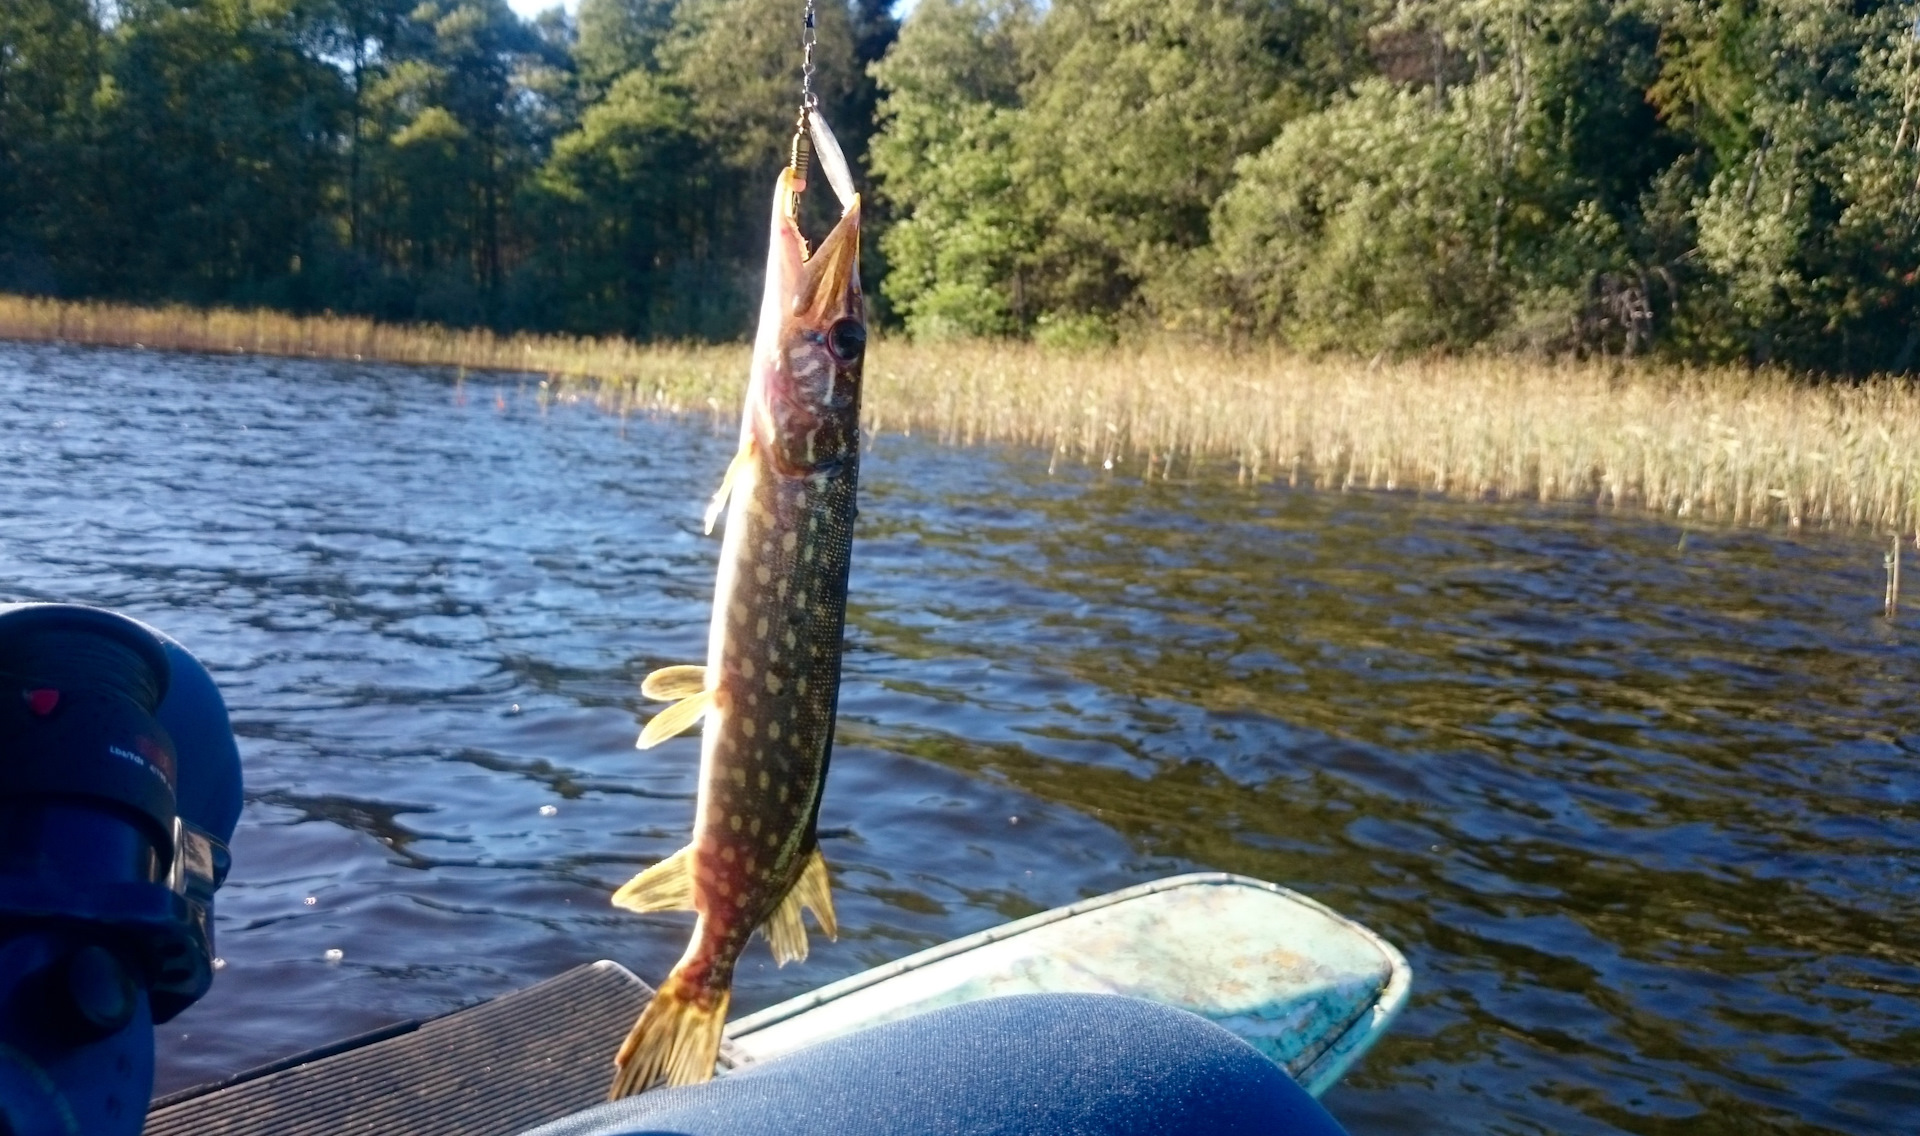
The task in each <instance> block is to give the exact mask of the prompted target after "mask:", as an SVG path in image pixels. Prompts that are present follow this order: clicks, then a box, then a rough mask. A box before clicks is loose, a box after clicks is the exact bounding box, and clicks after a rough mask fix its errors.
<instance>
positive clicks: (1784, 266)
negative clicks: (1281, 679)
mask: <svg viewBox="0 0 1920 1136" xmlns="http://www.w3.org/2000/svg"><path fill="white" fill-rule="evenodd" d="M800 9H801V3H800V0H582V2H581V4H580V7H579V11H578V15H577V17H568V16H566V15H565V14H563V13H562V12H560V11H559V10H555V11H552V12H549V13H547V14H546V15H543V16H541V17H539V18H537V19H534V20H531V21H526V20H522V19H520V18H519V17H517V16H515V15H514V13H513V12H512V11H511V10H510V9H509V8H508V7H507V6H506V4H505V3H504V0H4V3H0V290H4V291H15V292H27V293H34V294H46V295H60V296H70V297H100V298H109V299H119V300H132V301H154V300H168V301H184V302H188V303H195V304H227V305H264V306H270V307H277V308H283V309H287V310H291V311H299V312H311V311H322V310H327V311H336V312H345V313H356V314H365V315H371V316H374V317H376V318H380V319H387V320H422V321H434V322H441V323H449V324H454V325H462V326H480V325H484V326H490V327H494V328H496V329H500V330H517V329H526V330H538V331H565V332H574V333H596V334H606V333H617V334H623V335H628V336H634V337H639V338H663V337H666V338H708V339H726V338H732V337H736V336H738V335H741V334H743V333H744V332H745V331H746V330H747V325H748V323H749V322H750V320H751V316H752V312H753V311H754V310H755V304H754V303H753V301H752V298H753V297H754V296H756V295H757V291H758V279H757V277H758V275H759V273H760V271H761V267H762V264H763V260H764V255H765V254H764V248H765V244H764V242H765V239H766V236H765V234H766V229H765V225H766V212H767V208H768V199H769V195H770V187H771V176H772V172H773V170H774V169H776V168H777V166H778V165H779V163H780V162H781V161H782V160H783V156H784V151H785V147H786V140H787V137H788V135H789V133H790V132H791V124H792V119H793V113H794V102H795V95H796V92H797V90H798V85H799V67H800V58H799V50H798V38H799V13H800ZM819 11H820V19H819V31H818V35H819V48H818V52H817V60H818V64H819V71H818V87H819V93H820V96H821V99H822V102H823V105H824V108H825V110H826V113H827V115H828V117H829V119H830V120H831V121H832V122H833V123H834V124H835V126H836V128H837V129H838V131H839V133H840V135H841V138H842V141H843V142H844V143H845V145H846V148H847V150H848V151H849V153H850V154H851V155H854V156H855V164H856V166H858V167H859V172H860V174H861V175H862V176H863V177H864V178H866V179H868V183H869V184H868V188H869V191H870V194H871V196H872V198H873V208H872V209H871V211H870V213H869V218H870V220H869V226H868V232H869V241H868V247H867V253H868V263H867V265H866V273H867V278H868V281H869V285H870V287H871V288H872V289H873V290H874V292H875V293H876V298H877V299H878V300H879V301H880V302H881V308H882V312H883V316H884V318H888V319H890V320H892V321H894V322H896V323H900V324H904V326H905V328H906V329H907V330H908V331H910V332H911V333H913V334H915V335H917V336H926V337H934V336H942V335H964V336H981V335H985V336H1033V337H1036V338H1039V339H1042V340H1046V341H1052V342H1087V341H1102V340H1108V339H1112V338H1115V337H1117V336H1124V335H1127V334H1130V333H1136V332H1138V331H1140V330H1142V329H1148V330H1156V331H1163V332H1169V333H1173V334H1177V335H1191V336H1195V337H1202V338H1211V339H1218V340H1227V341H1235V342H1246V341H1278V342H1281V343H1284V344H1287V345H1290V346H1294V347H1297V348H1301V349H1306V350H1319V349H1326V348H1331V349H1339V350H1346V351H1356V352H1363V353H1373V352H1379V351H1387V352H1406V351H1423V350H1433V349H1441V350H1449V349H1464V348H1470V347H1479V346H1484V347H1492V348H1496V349H1526V350H1537V351H1546V352H1582V353H1594V352H1613V353H1624V354H1642V353H1664V354H1666V355H1669V356H1672V357H1676V358H1684V359H1719V360H1745V361H1750V362H1770V361H1777V362H1782V363H1786V364H1789V365H1793V366H1800V367H1807V368H1812V369H1818V370H1827V371H1834V372H1859V371H1875V370H1878V371H1884V370H1895V371H1906V370H1912V369H1914V367H1915V366H1916V364H1917V363H1920V311H1917V310H1916V309H1917V308H1920V304H1916V301H1920V276H1917V275H1916V274H1917V273H1920V55H1917V51H1916V49H1917V48H1920V4H1916V3H1901V4H1890V3H1873V2H1870V0H1855V2H1853V3H1850V4H1839V3H1832V2H1826V3H1822V2H1817V0H1616V2H1612V3H1603V2H1600V0H1348V2H1342V0H1299V2H1291V3H1289V2H1279V0H1052V2H1051V3H1044V4H1042V3H1034V2H1030V0H919V2H918V3H917V4H916V5H914V6H913V7H912V9H911V11H910V13H909V14H908V15H907V17H906V18H905V19H904V21H901V20H898V19H896V17H895V15H894V13H893V5H892V4H891V3H890V2H889V0H819Z"/></svg>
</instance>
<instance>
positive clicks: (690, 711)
mask: <svg viewBox="0 0 1920 1136" xmlns="http://www.w3.org/2000/svg"><path fill="white" fill-rule="evenodd" d="M712 706H713V695H712V694H710V693H709V692H707V691H705V690H702V691H701V692H700V693H698V694H694V695H691V696H689V697H686V698H682V699H681V700H680V701H678V702H676V703H674V704H673V705H671V706H669V707H667V708H666V709H665V710H662V711H660V712H659V713H658V714H655V715H654V716H653V721H651V722H648V723H647V728H646V729H644V730H641V731H640V740H639V741H637V742H635V743H633V745H634V748H635V749H652V748H653V747H654V746H657V745H659V744H660V743H661V742H664V741H666V740H667V739H668V738H677V737H679V736H680V735H681V734H684V733H686V732H687V731H688V730H689V729H692V728H693V724H694V723H695V722H698V721H699V720H700V719H701V718H702V717H703V716H705V714H706V712H707V711H708V710H709V709H711V708H712Z"/></svg>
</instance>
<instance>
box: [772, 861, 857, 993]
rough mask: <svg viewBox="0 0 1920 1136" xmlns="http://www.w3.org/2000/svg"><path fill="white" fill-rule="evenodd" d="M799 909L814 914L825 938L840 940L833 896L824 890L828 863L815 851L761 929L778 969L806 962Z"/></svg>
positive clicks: (825, 888) (805, 934) (805, 948)
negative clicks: (763, 931)
mask: <svg viewBox="0 0 1920 1136" xmlns="http://www.w3.org/2000/svg"><path fill="white" fill-rule="evenodd" d="M802 908H805V909H806V910H809V911H812V912H813V918H814V920H815V921H816V922H817V923H819V924H820V929H821V930H822V931H824V932H826V935H827V938H829V939H837V938H839V937H840V928H839V926H838V924H836V923H835V922H834V918H833V896H832V895H831V894H829V892H828V890H827V861H826V858H825V857H823V856H821V855H820V849H818V848H815V849H814V850H813V852H812V853H811V854H809V855H808V856H807V864H806V867H804V868H802V869H800V878H799V879H798V880H795V881H794V884H793V887H791V888H789V889H788V890H787V894H786V895H785V896H784V897H783V898H782V899H781V900H780V906H778V907H776V908H774V909H773V914H772V915H770V916H768V917H767V922H766V926H765V928H764V929H765V931H766V933H767V943H768V945H769V946H771V947H772V948H773V961H774V963H775V964H776V965H778V966H785V965H787V964H788V963H790V962H804V961H805V960H806V957H807V927H806V924H804V923H802V922H801V921H800V912H801V909H802Z"/></svg>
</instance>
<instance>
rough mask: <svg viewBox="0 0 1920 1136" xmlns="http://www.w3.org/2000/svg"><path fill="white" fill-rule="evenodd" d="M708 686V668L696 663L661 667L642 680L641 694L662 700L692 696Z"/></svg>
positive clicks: (672, 700) (668, 700)
mask: <svg viewBox="0 0 1920 1136" xmlns="http://www.w3.org/2000/svg"><path fill="white" fill-rule="evenodd" d="M706 688H707V668H705V667H701V666H694V665H691V664H689V665H686V666H679V667H661V668H660V669H659V670H657V671H654V672H653V673H652V674H650V675H648V676H647V677H646V678H644V679H642V680H640V695H641V697H643V698H652V699H655V700H657V701H660V702H677V701H679V700H680V699H682V698H692V697H693V696H694V695H696V694H699V693H700V692H701V691H703V690H705V689H706Z"/></svg>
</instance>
